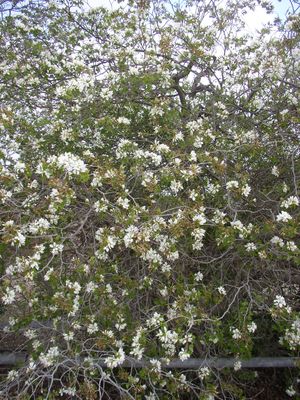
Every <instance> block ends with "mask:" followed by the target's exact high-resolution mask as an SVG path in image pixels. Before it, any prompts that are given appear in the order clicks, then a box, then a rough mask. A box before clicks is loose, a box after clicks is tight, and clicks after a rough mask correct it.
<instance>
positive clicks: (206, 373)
mask: <svg viewBox="0 0 300 400" xmlns="http://www.w3.org/2000/svg"><path fill="white" fill-rule="evenodd" d="M209 375H210V370H209V368H208V367H202V368H200V370H199V372H198V376H199V378H200V379H204V378H207V377H208V376H209Z"/></svg>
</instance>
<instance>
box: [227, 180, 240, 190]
mask: <svg viewBox="0 0 300 400" xmlns="http://www.w3.org/2000/svg"><path fill="white" fill-rule="evenodd" d="M238 187H239V183H238V181H228V182H227V183H226V189H228V190H230V189H237V188H238Z"/></svg>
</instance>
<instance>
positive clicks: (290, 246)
mask: <svg viewBox="0 0 300 400" xmlns="http://www.w3.org/2000/svg"><path fill="white" fill-rule="evenodd" d="M286 248H287V249H288V250H289V251H297V250H298V247H297V246H296V244H295V242H293V241H289V242H287V243H286Z"/></svg>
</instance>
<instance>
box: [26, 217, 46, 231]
mask: <svg viewBox="0 0 300 400" xmlns="http://www.w3.org/2000/svg"><path fill="white" fill-rule="evenodd" d="M49 228H50V222H49V221H48V220H47V219H46V218H40V219H38V220H37V221H34V222H32V223H31V224H29V226H28V231H29V232H30V233H33V234H34V235H36V234H37V233H45V232H46V231H47V230H48V229H49Z"/></svg>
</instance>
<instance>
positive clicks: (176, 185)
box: [170, 179, 183, 194]
mask: <svg viewBox="0 0 300 400" xmlns="http://www.w3.org/2000/svg"><path fill="white" fill-rule="evenodd" d="M170 189H171V191H172V192H173V193H174V194H177V193H178V192H179V191H180V190H181V189H183V186H182V183H181V182H178V181H176V180H175V179H174V180H173V181H172V182H171V186H170Z"/></svg>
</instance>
